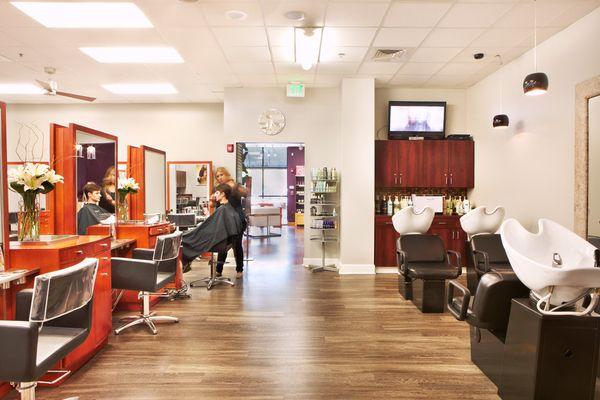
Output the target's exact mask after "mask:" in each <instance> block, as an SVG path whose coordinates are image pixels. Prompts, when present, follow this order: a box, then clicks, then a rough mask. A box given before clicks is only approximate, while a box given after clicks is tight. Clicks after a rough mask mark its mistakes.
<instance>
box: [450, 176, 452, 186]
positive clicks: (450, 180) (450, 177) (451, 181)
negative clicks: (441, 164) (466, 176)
mask: <svg viewBox="0 0 600 400" xmlns="http://www.w3.org/2000/svg"><path fill="white" fill-rule="evenodd" d="M450 184H451V185H452V175H450Z"/></svg>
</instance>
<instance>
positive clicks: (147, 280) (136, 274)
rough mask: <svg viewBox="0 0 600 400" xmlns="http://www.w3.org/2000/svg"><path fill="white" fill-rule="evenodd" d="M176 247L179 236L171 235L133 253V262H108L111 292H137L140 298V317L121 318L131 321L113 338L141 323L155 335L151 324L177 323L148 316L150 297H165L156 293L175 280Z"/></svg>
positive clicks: (112, 260)
mask: <svg viewBox="0 0 600 400" xmlns="http://www.w3.org/2000/svg"><path fill="white" fill-rule="evenodd" d="M180 246H181V232H175V233H171V234H169V235H163V236H159V237H158V238H157V239H156V247H155V248H154V249H142V248H138V249H134V250H133V258H120V257H113V258H112V259H111V267H112V287H113V289H121V290H137V291H139V297H141V298H142V310H141V313H140V314H139V315H132V316H129V317H125V318H122V320H126V319H132V320H133V321H131V322H129V323H128V324H126V325H123V326H121V327H120V328H117V329H115V334H116V335H118V334H119V333H121V331H123V330H124V329H127V328H130V327H132V326H135V325H139V324H142V323H143V324H146V325H147V326H148V328H150V330H151V331H152V333H153V334H154V335H156V334H157V332H158V331H157V330H156V326H155V325H154V322H179V320H178V319H177V318H175V317H170V316H159V315H152V314H151V313H150V297H151V296H153V297H168V295H167V294H164V293H157V292H158V291H159V290H161V289H162V288H164V287H165V286H166V285H167V284H168V283H170V282H172V281H173V280H174V279H175V273H176V272H177V262H178V257H179V248H180ZM121 293H122V292H121ZM120 296H121V295H119V298H120ZM117 301H118V299H117Z"/></svg>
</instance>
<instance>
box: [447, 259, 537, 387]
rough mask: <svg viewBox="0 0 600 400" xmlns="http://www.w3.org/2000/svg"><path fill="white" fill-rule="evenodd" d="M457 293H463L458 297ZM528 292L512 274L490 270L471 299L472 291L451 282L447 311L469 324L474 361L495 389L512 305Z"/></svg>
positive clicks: (484, 275) (500, 368)
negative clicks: (513, 300)
mask: <svg viewBox="0 0 600 400" xmlns="http://www.w3.org/2000/svg"><path fill="white" fill-rule="evenodd" d="M455 289H456V290H457V291H458V292H460V294H459V295H458V296H455ZM528 295H529V289H528V288H527V287H526V286H525V285H523V284H522V283H521V281H519V278H517V275H516V274H515V273H514V272H513V271H512V270H505V269H499V270H496V269H490V270H489V271H488V272H486V273H485V274H483V275H482V276H481V277H480V279H479V283H478V287H477V292H476V293H475V295H474V297H472V294H471V292H470V291H469V289H467V288H466V287H464V286H463V285H461V284H460V283H458V282H457V281H450V282H449V285H448V297H447V304H448V311H450V313H451V314H452V315H454V317H455V318H456V319H457V320H459V321H466V322H467V323H468V324H469V326H470V329H471V361H473V363H474V364H475V365H477V366H478V367H479V369H481V371H483V372H484V373H485V374H486V375H487V377H488V378H490V380H491V381H492V382H494V384H495V385H496V386H498V385H499V383H500V376H501V373H502V354H503V352H504V342H505V339H506V330H507V328H508V319H509V316H510V307H511V301H512V299H514V298H526V297H527V296H528Z"/></svg>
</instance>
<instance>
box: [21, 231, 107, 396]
mask: <svg viewBox="0 0 600 400" xmlns="http://www.w3.org/2000/svg"><path fill="white" fill-rule="evenodd" d="M10 247H11V268H13V269H20V268H25V269H31V268H39V269H40V273H42V274H43V273H46V272H50V271H55V270H58V269H62V268H66V267H70V266H72V265H75V264H77V263H78V262H80V261H83V259H84V258H86V257H93V258H97V259H98V271H97V273H96V282H95V286H94V299H93V302H94V303H93V306H92V307H93V310H92V328H91V332H90V335H89V336H88V338H87V339H86V340H85V342H83V343H82V344H81V345H80V346H79V347H77V348H76V349H75V350H73V351H72V352H71V353H69V354H68V355H67V356H66V357H65V358H64V359H63V361H62V362H61V364H62V365H61V368H64V369H68V370H71V371H72V372H73V371H75V370H77V369H78V368H79V367H81V366H82V365H83V364H84V363H85V362H86V361H87V360H89V359H90V358H92V356H93V355H94V354H96V352H98V351H99V350H100V349H101V348H102V347H103V346H104V345H105V344H106V343H107V342H108V336H109V334H110V331H111V329H112V310H111V274H110V273H111V269H110V238H108V237H105V236H76V237H74V238H73V239H68V240H64V241H59V242H56V243H51V244H24V243H19V242H10ZM59 384H60V382H59Z"/></svg>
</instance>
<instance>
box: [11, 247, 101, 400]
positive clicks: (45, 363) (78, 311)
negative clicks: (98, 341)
mask: <svg viewBox="0 0 600 400" xmlns="http://www.w3.org/2000/svg"><path fill="white" fill-rule="evenodd" d="M97 267H98V260H97V259H95V258H86V259H85V260H84V261H82V262H81V263H79V264H77V265H74V266H72V267H69V268H65V269H61V270H58V271H54V272H50V273H47V274H43V275H38V276H36V277H35V283H34V286H33V289H27V290H23V291H21V292H19V293H18V294H17V302H16V320H15V321H0V356H1V357H2V362H0V381H7V382H13V385H14V386H15V387H16V389H17V390H18V391H19V393H20V394H21V399H23V400H25V399H35V387H36V385H37V383H38V379H40V377H42V375H44V374H46V373H47V372H53V373H61V376H60V377H59V378H58V379H56V380H55V381H53V382H40V383H56V382H58V381H59V380H60V379H62V378H64V377H65V376H66V375H68V374H69V373H70V371H55V370H52V367H53V366H54V365H56V364H57V363H58V362H59V361H60V360H61V359H63V358H64V357H65V356H66V355H67V354H69V353H70V352H71V351H73V350H74V349H75V348H76V347H77V346H79V345H80V344H81V343H83V342H84V341H85V339H86V338H87V337H88V335H89V334H90V327H91V325H92V298H93V294H94V281H95V278H96V271H97Z"/></svg>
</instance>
